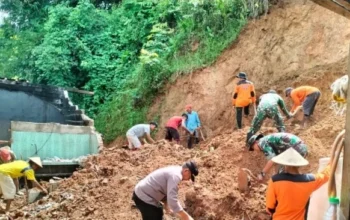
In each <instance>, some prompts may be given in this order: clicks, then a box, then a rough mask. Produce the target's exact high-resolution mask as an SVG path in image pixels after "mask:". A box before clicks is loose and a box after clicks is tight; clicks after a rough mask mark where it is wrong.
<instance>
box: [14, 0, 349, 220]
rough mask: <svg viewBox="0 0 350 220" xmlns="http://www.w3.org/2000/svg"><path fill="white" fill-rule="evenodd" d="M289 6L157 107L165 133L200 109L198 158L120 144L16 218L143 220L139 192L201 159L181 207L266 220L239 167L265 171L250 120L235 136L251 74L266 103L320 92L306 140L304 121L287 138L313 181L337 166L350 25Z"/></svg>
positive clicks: (205, 218) (209, 215)
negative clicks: (291, 89)
mask: <svg viewBox="0 0 350 220" xmlns="http://www.w3.org/2000/svg"><path fill="white" fill-rule="evenodd" d="M284 2H285V4H284V6H283V8H274V9H273V10H272V11H271V14H269V15H268V16H266V17H264V18H262V19H260V20H257V21H252V22H250V23H249V24H248V25H247V27H246V28H245V30H244V31H243V32H242V34H241V35H240V37H239V40H238V41H237V42H236V43H234V44H233V45H232V47H231V48H230V49H228V50H227V51H226V52H224V53H223V55H222V56H221V57H220V59H219V60H218V61H217V62H216V63H215V64H214V65H213V66H211V67H208V68H204V69H203V70H199V71H196V72H194V73H193V74H190V75H188V76H184V77H181V78H180V79H178V80H177V81H176V82H175V83H174V84H173V85H169V86H168V88H167V92H166V93H165V94H164V95H163V96H160V97H159V99H158V100H157V101H156V102H155V103H154V107H153V108H152V111H151V112H150V117H151V116H154V115H160V116H161V122H162V124H164V123H165V122H166V120H167V119H168V118H170V117H171V116H173V115H180V114H181V112H182V111H183V107H184V106H185V105H186V104H188V103H192V104H193V105H194V108H195V110H198V112H199V115H200V117H201V119H202V122H203V124H204V130H205V132H206V133H207V135H208V136H209V138H210V139H209V140H207V141H206V142H202V143H201V144H200V146H199V147H197V148H196V149H193V150H188V149H185V148H183V147H182V146H179V145H172V144H169V143H166V142H165V141H158V143H157V144H155V145H148V146H146V147H145V148H144V149H142V150H141V151H138V152H130V151H126V150H122V149H119V148H118V147H117V145H116V144H115V143H116V142H115V143H113V144H112V145H111V147H110V148H106V149H104V150H103V152H102V153H101V154H100V155H99V156H93V157H90V158H89V159H88V161H87V162H86V166H85V168H84V169H82V170H80V171H79V172H75V173H74V175H73V176H72V177H71V178H69V179H66V180H63V181H62V182H61V184H60V186H59V188H58V190H57V191H55V192H53V193H52V194H50V195H49V196H47V197H45V198H44V199H43V200H40V201H38V202H36V203H35V204H32V205H29V206H25V207H23V208H21V209H19V210H16V211H13V212H12V213H11V215H12V216H13V217H15V218H18V219H24V218H29V219H118V220H123V219H125V220H133V219H140V214H139V212H138V211H137V210H136V209H135V208H133V207H132V204H133V203H132V201H131V195H132V192H133V188H134V186H135V184H136V183H137V182H138V181H139V180H140V179H142V178H143V177H145V176H146V175H147V174H148V173H150V172H151V171H153V170H155V169H157V168H160V167H164V166H166V165H170V164H179V165H180V164H182V163H183V162H184V161H186V160H188V159H190V158H195V159H196V160H197V162H198V164H199V167H200V175H199V176H198V178H197V179H196V182H195V183H194V184H192V183H182V184H181V185H180V198H181V200H182V201H184V206H185V207H186V210H188V212H189V213H191V215H192V216H193V217H194V218H195V219H196V220H209V219H215V220H216V219H218V220H225V219H226V220H232V219H242V218H243V215H244V214H248V215H249V216H250V217H251V218H252V219H259V218H258V215H260V214H261V212H264V209H265V207H264V201H265V190H266V185H264V184H259V183H255V182H253V183H252V187H251V190H250V192H248V193H246V194H242V193H240V192H239V191H238V189H237V173H238V170H239V168H240V167H246V168H249V169H250V170H252V172H253V173H254V174H257V173H258V172H259V171H260V170H261V169H262V167H263V166H264V164H265V162H266V161H265V159H264V157H263V155H262V154H261V153H258V152H247V151H246V150H245V148H244V146H245V143H244V142H245V134H246V132H247V130H248V125H249V121H250V120H251V119H252V118H251V117H250V118H249V121H248V120H247V119H245V125H246V127H245V128H244V129H243V131H233V129H232V128H233V126H234V114H233V111H232V107H231V95H232V90H233V85H234V83H233V79H234V76H235V74H236V73H237V72H239V71H245V72H247V73H248V76H249V78H250V79H251V80H252V81H253V82H254V83H255V86H256V89H257V93H258V95H261V93H262V92H265V91H267V90H268V89H270V88H273V89H276V90H277V91H278V92H279V93H282V91H283V89H284V88H285V87H287V86H298V85H303V84H309V85H314V86H317V87H319V88H320V89H321V91H322V98H321V100H320V102H319V104H318V106H317V107H316V112H315V115H314V121H313V122H312V124H311V126H310V127H309V128H308V129H306V130H301V129H300V127H299V126H298V124H297V123H296V122H298V119H300V116H297V117H296V119H294V120H290V121H287V122H286V126H287V131H288V132H291V133H294V134H296V135H298V136H300V137H301V138H302V139H303V140H304V141H305V142H306V144H307V145H308V146H309V156H308V159H309V160H310V166H308V167H306V168H305V171H307V172H310V171H316V168H317V166H318V160H319V158H321V157H325V156H329V154H330V147H331V143H332V142H333V139H334V138H335V136H336V135H337V133H338V132H339V131H340V130H341V129H343V128H344V124H345V120H344V118H345V116H342V117H339V116H334V115H333V113H332V110H330V109H329V106H330V101H331V98H330V91H329V86H330V84H331V83H332V81H333V80H334V79H336V78H337V77H339V76H341V75H342V74H343V73H344V72H345V69H346V56H347V54H348V45H349V42H350V23H349V22H348V20H347V19H345V18H343V17H340V16H339V15H336V14H334V13H333V12H330V11H328V10H326V9H324V8H321V7H319V6H317V5H315V4H314V3H312V2H310V1H306V3H305V1H304V0H293V1H292V0H290V1H284ZM159 109H160V111H159ZM275 131H276V130H275V128H274V127H273V124H272V122H271V121H267V122H266V123H265V126H264V127H263V128H262V132H264V133H265V134H267V133H272V132H275ZM210 149H214V150H210ZM16 206H17V207H19V206H20V203H19V202H18V201H16V204H15V205H14V207H16ZM13 210H15V208H14V209H13ZM167 219H172V217H170V216H167Z"/></svg>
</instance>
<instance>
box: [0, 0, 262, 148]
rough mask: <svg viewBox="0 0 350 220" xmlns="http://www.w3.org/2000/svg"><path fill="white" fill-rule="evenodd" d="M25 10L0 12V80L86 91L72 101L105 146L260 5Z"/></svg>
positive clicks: (220, 2)
mask: <svg viewBox="0 0 350 220" xmlns="http://www.w3.org/2000/svg"><path fill="white" fill-rule="evenodd" d="M28 2H29V1H26V0H3V1H2V3H1V5H0V7H1V8H2V9H4V10H6V11H8V12H9V13H10V16H9V18H7V19H6V21H5V24H4V25H3V26H2V27H1V28H0V76H2V77H12V78H14V77H17V78H25V79H28V80H29V81H32V82H36V83H43V84H50V85H57V86H64V87H75V88H79V89H85V90H90V91H94V92H95V95H94V96H93V97H88V96H82V95H76V94H73V95H72V98H73V100H74V102H75V103H77V104H79V105H80V107H81V108H85V109H86V111H87V113H88V114H89V115H90V116H91V117H93V118H94V119H95V122H96V127H97V129H98V130H99V131H100V132H102V133H103V134H104V136H105V139H106V140H107V141H110V140H113V139H114V138H115V137H116V136H118V135H122V134H124V132H125V131H126V130H127V129H128V128H129V127H130V126H131V125H133V124H135V123H140V122H144V121H145V120H146V114H147V111H148V108H149V106H150V104H151V103H152V101H153V98H154V97H155V96H156V95H157V94H158V93H159V92H160V91H161V90H162V88H163V86H164V84H165V83H166V82H169V79H171V76H173V74H176V75H179V74H185V73H188V72H190V71H192V70H194V69H196V68H200V67H203V66H206V65H209V64H211V63H213V62H214V61H215V59H216V58H217V57H218V56H219V55H220V53H221V52H222V51H223V50H224V49H225V48H226V47H227V46H228V45H229V44H231V43H232V42H233V41H234V40H235V39H236V37H237V36H238V34H239V32H240V31H241V29H242V27H243V26H244V24H245V23H246V22H247V18H248V17H249V16H257V15H258V14H259V13H262V12H263V11H264V4H263V2H267V0H188V1H184V0H181V1H180V0H123V1H122V0H119V1H118V0H114V1H97V0H95V1H92V0H91V1H89V0H70V1H60V0H54V1H52V0H41V1H34V3H32V2H33V1H32V2H31V3H28ZM265 8H266V6H265Z"/></svg>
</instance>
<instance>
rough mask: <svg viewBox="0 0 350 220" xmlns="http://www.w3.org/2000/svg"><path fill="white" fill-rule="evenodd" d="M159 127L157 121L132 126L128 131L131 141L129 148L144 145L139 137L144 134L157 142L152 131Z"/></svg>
mask: <svg viewBox="0 0 350 220" xmlns="http://www.w3.org/2000/svg"><path fill="white" fill-rule="evenodd" d="M157 127H158V124H157V123H156V122H151V123H149V124H138V125H135V126H133V127H132V128H130V129H129V130H128V131H127V132H126V137H127V139H128V142H129V149H130V150H137V149H139V148H140V147H141V146H142V144H141V142H140V140H139V138H141V137H144V136H146V138H147V139H148V140H149V141H150V142H151V143H155V141H154V140H153V139H152V137H151V131H152V130H154V129H156V128H157Z"/></svg>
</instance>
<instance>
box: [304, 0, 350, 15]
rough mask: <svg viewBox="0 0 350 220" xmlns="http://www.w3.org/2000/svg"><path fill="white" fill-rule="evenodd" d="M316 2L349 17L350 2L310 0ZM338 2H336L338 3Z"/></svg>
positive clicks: (341, 0) (343, 0) (342, 0)
mask: <svg viewBox="0 0 350 220" xmlns="http://www.w3.org/2000/svg"><path fill="white" fill-rule="evenodd" d="M311 1H313V2H315V3H316V4H318V5H320V6H322V7H325V8H327V9H329V10H331V11H333V12H335V13H337V14H339V15H342V16H344V17H346V18H348V19H350V3H349V2H348V1H345V0H336V1H335V0H334V1H333V0H311ZM337 2H338V3H339V4H338V3H337Z"/></svg>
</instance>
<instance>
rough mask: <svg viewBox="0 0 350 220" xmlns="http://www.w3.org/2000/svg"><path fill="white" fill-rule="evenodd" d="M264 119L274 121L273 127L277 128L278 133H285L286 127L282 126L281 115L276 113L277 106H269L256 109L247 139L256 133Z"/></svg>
mask: <svg viewBox="0 0 350 220" xmlns="http://www.w3.org/2000/svg"><path fill="white" fill-rule="evenodd" d="M266 118H270V119H273V120H274V121H275V126H276V127H277V130H278V131H279V132H285V131H286V127H285V126H284V123H283V119H282V115H281V113H280V112H279V111H278V107H277V106H270V107H264V108H259V107H258V109H257V113H256V115H255V116H254V119H253V121H252V125H251V127H250V130H249V132H248V137H247V139H249V137H251V136H252V135H254V134H255V133H256V132H258V131H259V130H260V128H261V126H262V124H263V122H264V120H265V119H266Z"/></svg>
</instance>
